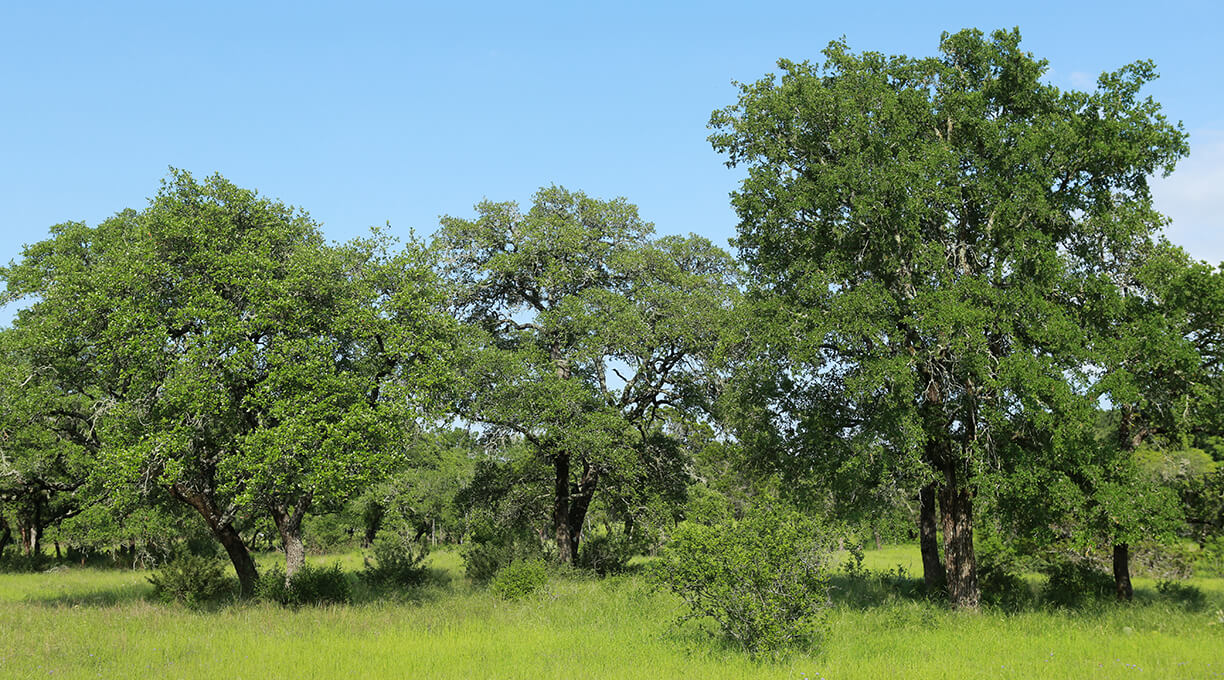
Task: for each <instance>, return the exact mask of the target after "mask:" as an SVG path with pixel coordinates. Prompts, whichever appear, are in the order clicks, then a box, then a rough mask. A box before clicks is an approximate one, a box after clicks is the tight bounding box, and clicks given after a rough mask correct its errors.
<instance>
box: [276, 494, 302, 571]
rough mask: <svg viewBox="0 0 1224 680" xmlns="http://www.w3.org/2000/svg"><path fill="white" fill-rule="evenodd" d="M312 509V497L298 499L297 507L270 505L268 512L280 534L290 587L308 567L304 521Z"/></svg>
mask: <svg viewBox="0 0 1224 680" xmlns="http://www.w3.org/2000/svg"><path fill="white" fill-rule="evenodd" d="M309 507H310V496H305V497H303V498H300V499H298V503H297V507H296V508H294V507H291V506H289V505H288V504H285V505H282V504H279V503H270V504H269V505H268V511H269V513H270V514H271V515H272V521H273V522H274V523H275V524H276V531H277V532H278V533H280V537H281V545H282V546H283V548H284V551H285V585H289V581H290V579H292V578H293V577H294V575H295V574H297V573H298V572H299V571H301V569H302V567H304V566H306V545H305V544H304V543H303V542H302V519H303V518H305V517H306V510H307V509H308V508H309Z"/></svg>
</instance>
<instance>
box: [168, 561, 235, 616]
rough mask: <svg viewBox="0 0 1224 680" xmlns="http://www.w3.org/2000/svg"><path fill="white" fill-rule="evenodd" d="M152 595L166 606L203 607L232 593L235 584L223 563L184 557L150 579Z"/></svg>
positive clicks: (169, 564) (172, 562) (170, 563)
mask: <svg viewBox="0 0 1224 680" xmlns="http://www.w3.org/2000/svg"><path fill="white" fill-rule="evenodd" d="M149 583H152V584H153V592H154V594H155V595H157V597H159V598H160V599H161V600H162V601H163V602H174V601H178V602H184V603H186V604H189V605H198V604H203V603H204V602H207V601H209V600H215V599H217V598H219V597H221V596H223V595H227V594H229V593H231V592H233V589H234V587H233V583H232V582H231V581H230V579H229V578H228V577H227V576H226V568H225V564H223V563H222V562H221V561H220V560H216V559H212V558H208V557H200V556H197V555H191V554H186V555H182V556H180V557H178V558H176V559H174V560H171V561H170V562H167V563H166V564H165V565H164V566H163V567H162V568H161V569H158V570H157V571H155V572H153V575H152V576H149Z"/></svg>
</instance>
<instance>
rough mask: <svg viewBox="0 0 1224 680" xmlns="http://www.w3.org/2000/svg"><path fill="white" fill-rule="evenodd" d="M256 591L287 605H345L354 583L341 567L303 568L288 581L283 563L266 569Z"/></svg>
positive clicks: (349, 598) (350, 595) (308, 566)
mask: <svg viewBox="0 0 1224 680" xmlns="http://www.w3.org/2000/svg"><path fill="white" fill-rule="evenodd" d="M255 594H256V595H257V596H258V597H260V598H261V599H265V600H269V601H271V602H276V603H278V604H282V605H285V606H291V607H299V606H302V605H320V604H341V603H344V602H348V601H350V600H351V599H352V583H351V582H350V581H349V577H348V575H347V574H345V573H344V572H343V571H341V570H340V565H339V564H333V565H332V566H330V567H312V566H310V565H309V564H308V565H306V566H304V567H302V568H301V569H300V570H298V572H297V573H296V574H294V575H293V578H290V579H288V581H287V582H286V579H285V571H284V570H283V569H281V568H280V567H279V566H278V567H274V568H272V569H269V570H267V571H266V572H264V574H263V576H261V577H260V579H259V584H258V585H257V586H256V589H255Z"/></svg>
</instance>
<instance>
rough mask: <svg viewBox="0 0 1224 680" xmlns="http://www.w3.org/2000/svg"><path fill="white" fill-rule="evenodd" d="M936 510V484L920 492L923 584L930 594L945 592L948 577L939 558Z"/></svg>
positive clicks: (919, 539)
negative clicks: (939, 591)
mask: <svg viewBox="0 0 1224 680" xmlns="http://www.w3.org/2000/svg"><path fill="white" fill-rule="evenodd" d="M936 515H937V513H936V509H935V483H934V482H932V483H930V484H927V485H926V486H924V487H922V489H921V490H920V491H919V492H918V546H919V548H921V550H922V582H923V583H924V584H926V588H927V590H928V591H930V592H935V591H938V590H943V588H944V586H945V585H947V582H948V577H947V574H946V573H945V572H944V564H943V560H941V559H940V558H939V532H938V529H937V527H938V520H937V519H936Z"/></svg>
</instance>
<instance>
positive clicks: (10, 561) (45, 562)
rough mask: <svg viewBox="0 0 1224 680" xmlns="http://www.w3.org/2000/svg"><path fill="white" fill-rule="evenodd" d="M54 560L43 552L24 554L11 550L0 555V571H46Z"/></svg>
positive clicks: (15, 572)
mask: <svg viewBox="0 0 1224 680" xmlns="http://www.w3.org/2000/svg"><path fill="white" fill-rule="evenodd" d="M53 563H54V560H52V559H51V558H50V557H49V556H47V555H45V554H43V553H30V554H28V555H27V554H25V553H22V552H18V551H12V552H8V553H5V554H3V555H0V573H14V574H20V573H34V572H38V571H46V570H48V569H50V568H51V567H52V565H53Z"/></svg>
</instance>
